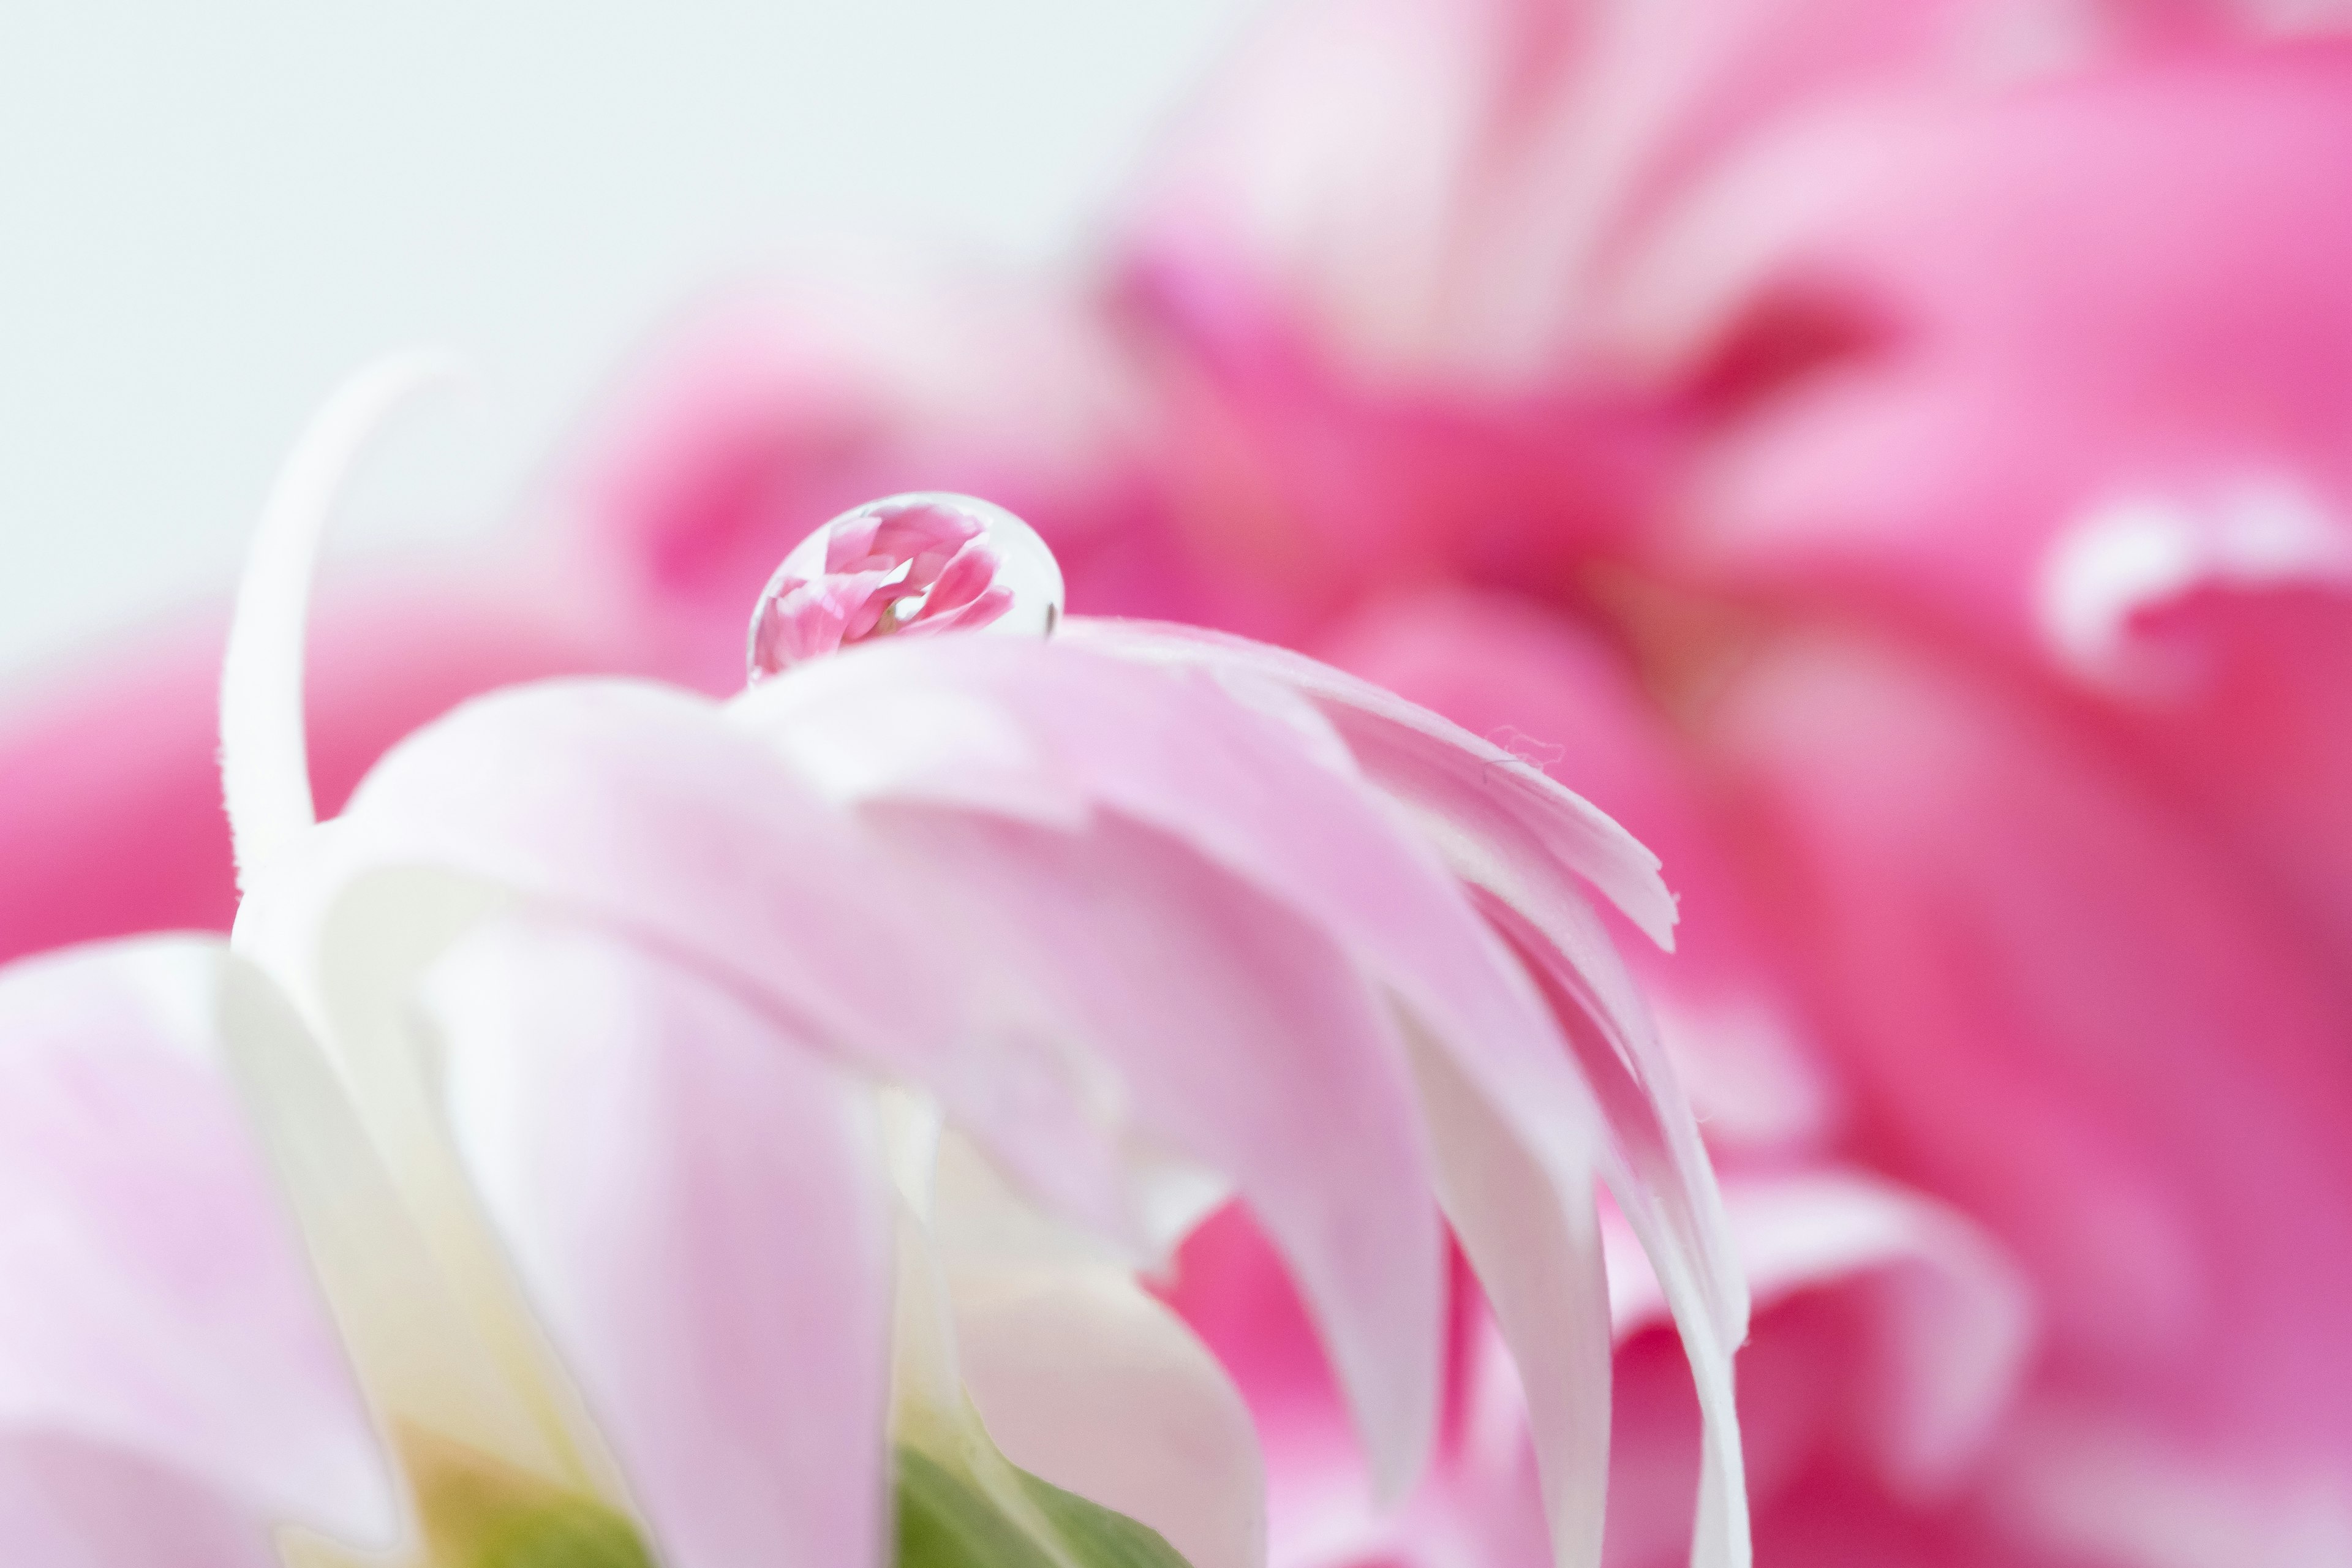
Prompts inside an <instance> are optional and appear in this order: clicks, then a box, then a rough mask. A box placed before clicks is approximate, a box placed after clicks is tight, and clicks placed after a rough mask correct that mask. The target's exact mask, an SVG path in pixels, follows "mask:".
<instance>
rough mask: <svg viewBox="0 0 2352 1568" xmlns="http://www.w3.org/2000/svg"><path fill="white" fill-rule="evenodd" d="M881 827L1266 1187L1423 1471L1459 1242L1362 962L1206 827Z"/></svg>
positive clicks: (1147, 1123) (1331, 1322)
mask: <svg viewBox="0 0 2352 1568" xmlns="http://www.w3.org/2000/svg"><path fill="white" fill-rule="evenodd" d="M877 826H878V827H880V828H881V829H882V830H883V831H885V832H886V833H887V834H888V835H889V836H890V837H892V838H893V839H894V841H896V842H897V843H898V844H899V845H900V846H901V847H903V848H904V849H905V850H906V851H907V853H908V857H909V859H910V860H911V862H912V863H914V864H917V865H919V866H921V867H923V868H925V871H926V875H927V876H928V877H929V879H930V880H931V881H932V882H933V883H934V884H935V885H936V886H937V888H938V889H940V895H941V897H942V898H947V897H954V896H961V897H962V898H964V899H967V900H970V907H971V912H972V913H973V915H974V916H975V917H976V919H977V920H979V921H985V922H987V924H988V925H989V926H992V927H993V928H995V930H996V931H997V932H998V934H997V936H996V938H995V940H994V942H993V944H992V945H993V946H994V947H995V948H996V950H997V952H998V955H999V956H998V962H997V965H996V967H998V968H1000V969H1001V970H1003V971H1006V972H1010V973H1013V974H1018V975H1020V976H1023V977H1024V978H1025V979H1027V981H1028V982H1029V984H1032V985H1034V986H1035V987H1036V988H1037V989H1038V990H1039V991H1040V992H1041V993H1042V996H1041V1000H1042V1002H1043V1003H1044V1004H1045V1006H1046V1007H1048V1008H1050V1009H1052V1010H1053V1011H1052V1013H1049V1014H1048V1015H1047V1016H1045V1018H1043V1019H1041V1020H1039V1026H1041V1027H1047V1028H1051V1027H1052V1026H1054V1025H1055V1024H1056V1023H1057V1022H1058V1023H1059V1024H1060V1027H1059V1028H1058V1029H1055V1030H1054V1032H1055V1033H1058V1034H1062V1035H1065V1036H1066V1037H1069V1038H1070V1039H1071V1041H1072V1043H1073V1044H1079V1045H1083V1046H1084V1047H1087V1048H1089V1049H1090V1050H1091V1051H1093V1052H1095V1053H1097V1054H1098V1055H1099V1056H1100V1057H1101V1058H1102V1059H1103V1060H1104V1061H1105V1063H1107V1064H1108V1067H1109V1068H1111V1069H1112V1071H1113V1072H1114V1073H1116V1074H1117V1085H1116V1089H1115V1090H1112V1091H1108V1092H1114V1093H1115V1094H1116V1096H1117V1102H1118V1114H1120V1115H1121V1116H1122V1118H1125V1119H1131V1120H1132V1123H1133V1126H1134V1129H1135V1132H1136V1133H1138V1134H1140V1135H1141V1136H1142V1137H1143V1138H1144V1139H1145V1140H1146V1143H1145V1146H1146V1147H1153V1146H1157V1147H1159V1148H1162V1149H1165V1150H1169V1151H1171V1152H1176V1153H1178V1154H1180V1155H1181V1156H1183V1157H1185V1158H1188V1159H1191V1160H1193V1161H1196V1162H1198V1163H1201V1164H1203V1165H1205V1166H1207V1167H1209V1168H1210V1169H1212V1170H1213V1171H1216V1172H1218V1173H1221V1174H1223V1175H1225V1176H1227V1177H1229V1178H1230V1179H1231V1180H1232V1181H1233V1182H1234V1184H1235V1186H1236V1187H1237V1188H1238V1189H1239V1191H1240V1192H1241V1194H1243V1195H1244V1197H1245V1198H1246V1199H1247V1200H1248V1201H1249V1202H1250V1203H1251V1204H1252V1205H1253V1206H1254V1208H1255V1212H1256V1213H1257V1214H1258V1215H1259V1216H1260V1220H1261V1223H1262V1224H1264V1225H1265V1227H1266V1229H1267V1231H1268V1232H1269V1234H1271V1235H1272V1236H1273V1237H1275V1238H1276V1243H1277V1245H1278V1246H1280V1247H1281V1248H1282V1250H1283V1252H1284V1253H1285V1255H1286V1258H1287V1260H1288V1262H1289V1263H1290V1266H1291V1268H1292V1269H1293V1270H1294V1272H1295V1273H1296V1275H1297V1278H1298V1280H1299V1283H1300V1288H1301V1289H1302V1291H1303V1292H1304V1293H1305V1295H1306V1297H1307V1300H1308V1301H1309V1303H1310V1304H1311V1305H1312V1307H1313V1309H1314V1310H1315V1312H1316V1314H1317V1317H1318V1321H1319V1322H1320V1324H1321V1326H1322V1328H1323V1331H1324V1333H1325V1335H1326V1337H1327V1339H1328V1342H1329V1343H1330V1344H1331V1346H1332V1356H1333V1359H1334V1361H1335V1363H1337V1364H1338V1366H1339V1370H1340V1373H1341V1377H1342V1380H1343V1382H1344V1384H1345V1385H1346V1387H1347V1389H1348V1391H1349V1397H1350V1400H1351V1403H1352V1404H1353V1406H1354V1408H1355V1411H1356V1415H1357V1419H1358V1422H1359V1424H1360V1428H1361V1430H1362V1431H1363V1433H1364V1441H1365V1446H1366V1447H1367V1448H1368V1449H1369V1450H1370V1452H1371V1454H1372V1455H1373V1456H1374V1464H1375V1469H1376V1472H1377V1474H1378V1475H1379V1476H1380V1478H1381V1482H1382V1483H1383V1484H1385V1485H1387V1486H1389V1487H1390V1488H1391V1489H1395V1488H1398V1487H1401V1486H1402V1484H1403V1483H1404V1482H1405V1481H1406V1480H1407V1479H1410V1478H1411V1477H1412V1475H1413V1474H1415V1473H1417V1471H1418V1469H1419V1468H1420V1467H1421V1465H1422V1463H1423V1459H1424V1458H1425V1451H1426V1445H1427V1443H1428V1441H1429V1436H1430V1430H1431V1427H1432V1425H1433V1420H1434V1414H1435V1406H1436V1398H1437V1392H1438V1387H1439V1382H1440V1378H1441V1375H1442V1366H1441V1363H1440V1361H1439V1352H1440V1350H1441V1348H1442V1336H1441V1332H1440V1328H1441V1322H1442V1313H1443V1310H1444V1291H1443V1279H1442V1276H1441V1274H1440V1272H1439V1265H1440V1262H1441V1260H1442V1258H1443V1250H1442V1246H1441V1241H1440V1237H1439V1232H1438V1227H1437V1218H1436V1214H1435V1210H1434V1208H1433V1205H1432V1204H1431V1202H1430V1196H1429V1194H1430V1175H1429V1171H1428V1155H1427V1152H1426V1151H1425V1149H1424V1147H1423V1142H1422V1134H1421V1130H1420V1126H1419V1118H1418V1114H1417V1112H1416V1110H1415V1107H1414V1103H1413V1098H1412V1087H1411V1084H1410V1081H1409V1080H1408V1079H1407V1077H1406V1074H1405V1068H1404V1063H1403V1060H1402V1051H1401V1049H1400V1047H1399V1045H1398V1042H1397V1040H1396V1038H1395V1037H1394V1033H1393V1029H1392V1026H1391V1023H1390V1021H1389V1018H1388V1015H1387V1012H1386V1009H1385V1007H1384V1006H1383V1005H1381V1002H1380V1000H1379V998H1378V997H1377V996H1376V995H1375V994H1374V993H1372V992H1371V990H1370V988H1368V987H1367V986H1366V985H1365V984H1364V982H1363V980H1362V978H1361V977H1360V975H1359V973H1357V971H1356V969H1355V967H1354V965H1352V964H1351V963H1349V961H1348V959H1347V957H1346V955H1345V954H1344V953H1343V952H1341V951H1339V949H1338V948H1337V947H1336V946H1335V945H1334V944H1333V943H1332V942H1330V941H1329V939H1328V937H1326V936H1325V935H1324V934H1323V933H1322V932H1321V931H1319V930H1318V929H1317V928H1316V927H1314V926H1312V925H1309V924H1308V923H1307V922H1305V921H1301V920H1300V919H1298V918H1297V916H1296V915H1295V914H1293V913H1292V912H1291V911H1289V910H1286V909H1285V908H1284V907H1282V906H1281V905H1279V904H1276V903H1275V902H1273V901H1272V900H1268V899H1266V898H1265V897H1264V896H1263V895H1262V894H1260V893H1259V892H1257V891H1256V890H1255V889H1252V888H1251V887H1250V886H1249V885H1247V884H1246V883H1244V882H1243V881H1241V880H1240V879H1236V878H1234V877H1232V876H1231V875H1230V874H1228V873H1226V872H1224V871H1223V870H1221V869H1220V868H1217V867H1216V866H1215V865H1214V864H1213V863H1212V862H1210V861H1208V860H1206V859H1204V858H1202V857H1201V856H1200V855H1199V854H1197V853H1196V852H1195V851H1194V850H1193V849H1192V847H1191V846H1190V845H1189V844H1187V843H1185V842H1183V841H1181V840H1179V839H1176V838H1173V837H1169V836H1167V835H1165V834H1164V833H1161V832H1159V831H1155V830H1152V829H1150V828H1146V827H1143V826H1139V825H1138V824H1136V823H1134V822H1133V821H1131V820H1129V819H1127V818H1125V817H1123V816H1119V815H1117V814H1114V813H1110V812H1105V813H1102V814H1101V815H1099V816H1097V818H1096V821H1095V823H1094V825H1093V826H1092V827H1091V828H1090V829H1089V830H1088V831H1087V832H1086V833H1085V834H1083V835H1072V834H1066V833H1062V832H1058V831H1055V830H1052V829H1040V828H1035V827H1027V826H1019V825H1015V824H1012V823H1005V822H992V821H989V820H987V819H985V818H972V817H960V816H951V815H950V814H947V813H935V812H924V813H916V812H914V811H910V810H901V811H893V812H889V813H882V814H877ZM984 929H985V928H984V927H979V926H976V927H975V938H976V939H977V940H983V941H985V940H988V939H987V937H986V936H984V935H983V934H982V931H983V930H984ZM1056 1014H1058V1019H1057V1018H1056V1017H1055V1016H1054V1015H1056Z"/></svg>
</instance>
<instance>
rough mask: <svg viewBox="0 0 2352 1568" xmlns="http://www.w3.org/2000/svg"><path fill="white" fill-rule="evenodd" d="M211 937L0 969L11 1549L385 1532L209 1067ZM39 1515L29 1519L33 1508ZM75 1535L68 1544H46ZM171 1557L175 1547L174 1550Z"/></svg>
mask: <svg viewBox="0 0 2352 1568" xmlns="http://www.w3.org/2000/svg"><path fill="white" fill-rule="evenodd" d="M223 956H224V954H223V952H222V950H221V949H220V947H219V946H218V944H217V943H213V942H200V941H195V940H192V939H165V940H156V941H150V942H138V943H126V944H121V945H113V946H107V947H99V948H89V949H83V950H79V951H77V952H71V953H67V954H61V955H58V956H57V957H54V958H47V959H42V960H37V961H34V962H31V963H21V964H18V965H16V966H14V967H13V968H10V969H8V970H7V971H5V974H0V1080H5V1081H4V1082H0V1277H5V1279H7V1280H9V1281H10V1284H9V1287H8V1289H7V1290H6V1291H5V1293H0V1450H5V1455H6V1459H5V1462H0V1513H5V1514H6V1515H7V1516H8V1517H9V1518H10V1519H11V1520H12V1521H18V1520H21V1521H25V1528H26V1531H27V1534H26V1535H25V1536H11V1538H10V1539H11V1541H12V1542H14V1544H12V1546H11V1549H10V1550H11V1552H18V1551H22V1550H25V1546H24V1543H25V1542H26V1541H27V1540H30V1541H34V1542H51V1543H53V1545H52V1549H51V1550H50V1551H49V1552H45V1553H42V1554H38V1555H36V1556H34V1557H33V1558H31V1559H29V1561H32V1562H36V1563H43V1564H48V1563H59V1564H62V1563H84V1562H88V1563H103V1564H107V1565H109V1568H112V1565H114V1564H118V1563H119V1564H122V1565H123V1568H130V1565H131V1563H143V1562H147V1561H152V1559H146V1558H142V1557H139V1556H137V1555H135V1553H136V1552H137V1551H138V1542H139V1541H140V1540H141V1539H142V1536H141V1534H140V1531H139V1527H138V1526H137V1525H136V1524H135V1523H134V1522H133V1521H131V1520H128V1519H123V1520H118V1521H114V1522H113V1523H112V1524H108V1523H107V1522H105V1521H102V1520H100V1519H99V1518H98V1517H97V1514H96V1513H94V1512H93V1511H92V1510H97V1511H98V1512H104V1511H106V1510H110V1509H112V1510H121V1509H130V1510H152V1515H153V1518H154V1520H155V1521H156V1522H157V1526H158V1527H159V1528H160V1527H162V1525H163V1521H178V1522H181V1523H184V1524H185V1526H186V1528H187V1530H188V1531H189V1536H188V1539H187V1541H186V1542H185V1546H186V1550H187V1551H188V1552H190V1553H192V1554H195V1553H203V1552H211V1553H213V1555H211V1556H208V1557H201V1558H195V1559H194V1560H199V1561H203V1562H205V1563H208V1564H209V1563H214V1562H220V1563H228V1562H237V1563H242V1562H245V1561H247V1556H246V1555H243V1554H244V1553H247V1552H249V1551H250V1550H251V1546H252V1542H253V1541H254V1540H255V1539H256V1538H257V1531H259V1530H260V1529H261V1528H262V1527H264V1526H267V1525H269V1524H273V1523H277V1522H281V1521H298V1520H299V1521H305V1522H308V1523H310V1524H313V1525H316V1526H318V1527H320V1528H323V1529H329V1530H334V1531H342V1532H345V1533H348V1534H350V1535H352V1536H354V1537H356V1538H359V1539H364V1540H383V1539H386V1538H387V1537H388V1536H389V1534H390V1531H391V1529H392V1524H393V1511H392V1500H391V1497H390V1494H389V1492H388V1490H387V1489H386V1486H385V1478H384V1473H383V1467H382V1463H381V1461H380V1459H379V1458H378V1456H377V1452H376V1447H375V1441H374V1435H373V1429H372V1427H371V1425H370V1422H369V1420H368V1416H367V1414H366V1412H365V1411H364V1410H363V1409H362V1407H361V1405H360V1404H359V1402H358V1400H357V1399H356V1398H355V1397H354V1392H353V1388H352V1380H351V1375H350V1373H349V1372H348V1370H347V1369H346V1367H345V1364H344V1361H343V1355H342V1352H341V1348H340V1347H339V1345H338V1344H337V1342H336V1339H335V1335H334V1332H333V1331H332V1330H331V1327H330V1326H329V1324H328V1321H327V1319H326V1317H325V1315H324V1313H323V1311H322V1310H321V1309H320V1301H319V1298H318V1293H317V1290H316V1289H315V1287H314V1286H313V1284H312V1282H311V1279H310V1268H309V1266H308V1264H307V1262H306V1261H305V1259H304V1257H303V1255H302V1252H301V1249H300V1247H299V1243H298V1242H297V1241H296V1239H295V1237H294V1235H293V1233H292V1231H291V1230H290V1228H289V1225H288V1221H287V1216H286V1213H285V1208H284V1205H283V1201H282V1199H281V1198H280V1196H279V1194H278V1191H277V1188H276V1186H275V1184H273V1183H272V1181H271V1179H270V1176H269V1173H268V1169H267V1168H266V1167H265V1166H264V1164H263V1163H262V1162H261V1161H260V1160H259V1159H258V1158H257V1153H256V1151H255V1148H254V1145H253V1142H252V1141H251V1138H250V1135H249V1134H248V1132H247V1127H246V1121H245V1118H244V1115H243V1114H242V1112H241V1110H240V1109H239V1106H238V1102H237V1098H236V1093H235V1091H234V1090H233V1089H232V1088H231V1086H230V1084H229V1082H228V1081H227V1079H226V1077H225V1076H224V1073H223V1071H222V1067H221V1063H220V1061H219V1059H218V1057H217V1054H216V1053H217V1050H218V1044H217V1034H216V1026H215V1022H214V1019H213V1016H212V1015H213V1009H214V1006H215V997H216V994H217V990H218V987H219V984H220V979H219V974H220V964H221V962H222V959H223ZM43 1521H46V1522H43ZM85 1526H86V1527H88V1528H89V1530H90V1531H92V1533H91V1534H90V1535H89V1537H88V1538H87V1540H86V1542H84V1550H86V1551H87V1552H89V1553H90V1554H89V1556H87V1557H80V1556H68V1555H57V1554H56V1553H57V1552H61V1551H62V1550H63V1547H62V1545H61V1544H54V1543H56V1542H59V1541H60V1539H61V1538H60V1537H58V1536H56V1535H54V1534H49V1533H46V1532H49V1531H66V1530H68V1529H69V1528H70V1529H72V1530H79V1529H81V1528H83V1527H85ZM173 1561H178V1559H177V1558H176V1557H174V1558H173Z"/></svg>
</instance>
